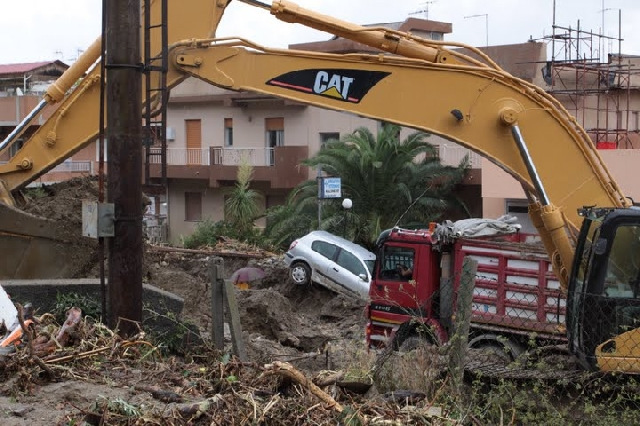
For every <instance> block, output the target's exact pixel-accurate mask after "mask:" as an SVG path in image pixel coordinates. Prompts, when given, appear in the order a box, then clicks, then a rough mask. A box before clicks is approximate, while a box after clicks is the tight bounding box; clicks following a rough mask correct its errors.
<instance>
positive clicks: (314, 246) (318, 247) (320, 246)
mask: <svg viewBox="0 0 640 426" xmlns="http://www.w3.org/2000/svg"><path fill="white" fill-rule="evenodd" d="M311 250H313V251H315V252H317V253H320V254H321V255H323V256H324V257H326V258H327V259H330V260H333V258H334V257H335V255H336V251H337V250H338V247H336V246H334V245H333V244H329V243H327V242H325V241H314V242H313V243H311Z"/></svg>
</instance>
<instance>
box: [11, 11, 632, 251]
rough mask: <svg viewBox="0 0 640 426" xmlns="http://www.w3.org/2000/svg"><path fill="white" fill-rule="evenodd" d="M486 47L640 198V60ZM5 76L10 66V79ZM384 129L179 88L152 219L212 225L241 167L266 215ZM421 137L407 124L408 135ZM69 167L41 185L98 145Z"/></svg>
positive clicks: (458, 151) (450, 152) (504, 197)
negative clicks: (356, 139) (335, 149)
mask: <svg viewBox="0 0 640 426" xmlns="http://www.w3.org/2000/svg"><path fill="white" fill-rule="evenodd" d="M380 25H385V26H392V27H393V28H395V29H398V30H400V31H411V32H412V33H413V34H416V35H421V36H423V37H428V38H433V39H440V40H441V39H443V38H444V36H445V35H446V34H448V33H451V24H447V23H442V22H434V21H427V20H422V19H415V18H410V19H407V20H406V21H405V22H402V23H394V24H380ZM291 48H295V49H306V50H313V51H322V52H331V53H352V52H371V51H372V49H370V48H368V47H365V46H362V45H359V44H357V43H354V42H352V41H349V40H344V39H341V38H334V39H332V40H328V41H324V42H315V43H302V44H296V45H292V46H291ZM482 50H484V51H485V52H486V53H487V54H488V55H489V56H490V57H491V58H492V59H494V60H495V61H496V62H497V63H498V64H499V65H500V66H502V67H503V68H504V69H506V70H507V71H509V72H510V73H512V74H514V75H516V76H518V77H520V78H522V79H524V80H527V81H529V82H533V83H535V84H537V85H538V86H540V87H543V88H545V90H548V91H549V92H551V93H552V94H554V96H556V97H557V98H558V99H560V100H561V101H562V102H563V104H564V105H565V107H566V108H567V109H568V110H569V111H570V112H571V113H572V114H573V115H575V116H576V118H577V120H578V122H579V123H580V124H581V125H582V126H583V127H584V128H585V129H586V130H587V131H588V132H589V134H590V136H591V137H592V139H593V141H594V143H595V144H596V145H597V146H598V147H600V148H603V149H602V150H601V151H600V153H601V155H602V156H603V158H604V159H605V161H606V162H607V164H608V166H609V168H610V169H611V171H612V173H613V175H614V176H615V178H616V179H617V181H618V183H619V184H620V185H621V187H622V189H623V191H624V192H625V193H626V194H627V195H629V196H631V197H633V198H634V199H637V200H640V185H638V184H637V183H636V182H637V179H634V177H633V175H632V173H633V171H634V168H635V167H638V165H640V150H638V149H637V148H638V147H639V145H638V130H639V122H638V120H639V119H638V111H640V90H639V89H640V84H638V83H639V81H638V79H637V78H638V77H637V75H636V73H637V70H636V68H637V67H638V60H639V58H638V57H635V56H627V55H621V54H618V55H617V56H613V55H611V56H610V57H609V58H608V59H607V60H606V61H604V62H602V63H600V62H598V63H592V62H589V63H584V61H557V62H556V61H555V60H553V59H552V60H548V59H547V56H548V43H546V42H541V41H529V42H525V43H520V44H513V45H503V46H489V47H485V48H482ZM1 71H2V68H1V67H0V74H2V72H1ZM25 75H26V74H25ZM0 77H2V75H0ZM23 95H24V94H23ZM19 96H20V95H19V94H17V93H15V91H14V93H11V92H10V91H8V90H5V92H4V94H3V93H2V92H0V132H3V131H4V133H5V134H6V133H8V130H9V129H10V127H11V125H12V124H13V125H15V124H17V122H19V120H18V118H19V117H21V116H24V114H25V113H24V112H23V111H22V110H20V111H18V110H17V109H15V108H13V107H12V105H14V104H13V103H11V102H14V103H15V102H17V100H15V99H13V100H12V101H6V99H5V100H4V101H6V102H5V103H4V104H3V103H2V101H3V99H2V98H3V97H5V98H16V97H19ZM3 105H4V106H3ZM6 105H10V106H9V107H7V106H6ZM379 125H380V124H379V123H378V122H376V121H375V120H370V119H366V118H362V117H358V116H356V115H353V114H349V113H345V112H336V111H330V110H324V109H321V108H317V107H313V106H307V105H304V104H300V103H296V102H291V101H288V100H282V99H277V98H274V97H270V96H265V95H261V94H254V93H237V92H230V91H226V90H223V89H219V88H216V87H213V86H210V85H207V84H205V83H204V82H202V81H199V80H195V79H188V80H186V81H185V82H184V83H182V84H180V85H179V86H178V87H176V88H175V89H173V90H172V92H171V97H170V101H169V104H168V113H167V141H168V142H167V147H168V148H167V191H166V196H164V197H158V198H155V199H154V202H155V205H154V207H153V208H152V209H151V211H150V215H149V220H150V222H151V223H159V224H161V225H162V226H166V227H167V229H168V234H167V238H168V239H169V240H170V241H171V242H172V243H179V242H180V239H181V238H182V237H183V236H186V235H188V234H190V233H191V232H193V230H194V229H195V227H196V226H197V225H198V223H200V222H201V221H202V220H205V219H211V220H213V221H217V220H220V219H223V218H224V209H223V205H224V197H225V190H226V189H227V188H229V187H231V186H232V185H233V184H234V182H235V178H236V173H237V170H238V165H239V164H241V163H242V162H248V163H250V164H251V165H253V166H254V176H253V183H252V184H253V186H254V188H255V189H257V190H259V191H260V192H261V193H262V194H263V196H264V198H263V208H268V207H270V206H273V205H277V204H281V203H283V202H284V200H285V198H286V196H287V194H288V193H289V192H290V191H291V189H293V188H294V187H295V186H296V185H297V184H299V183H300V182H302V181H304V180H307V179H314V178H315V177H316V174H317V171H316V170H310V169H308V168H306V167H304V166H301V164H300V163H301V161H302V160H304V159H305V158H308V157H310V156H312V155H313V154H314V153H315V152H317V151H318V150H319V149H320V147H321V146H322V143H323V142H324V141H326V140H329V139H332V138H339V137H341V136H343V135H345V134H348V133H350V132H352V131H353V130H355V129H356V128H358V127H361V126H365V127H367V128H369V129H370V130H371V131H372V132H374V133H375V132H376V131H377V129H378V126H379ZM3 126H4V127H3ZM412 131H413V130H411V129H403V130H402V132H403V134H402V136H405V135H406V134H408V133H410V132H412ZM429 141H430V142H431V143H434V144H436V145H438V146H439V154H440V158H441V160H442V162H443V163H445V164H451V165H455V164H458V162H459V161H460V159H462V158H463V156H464V155H466V154H470V159H471V170H469V173H468V177H467V179H466V180H465V182H464V183H463V184H462V185H461V187H460V188H459V192H460V194H461V196H462V197H463V198H464V199H465V200H466V202H467V204H468V205H469V206H470V207H471V209H472V211H473V213H474V215H476V216H483V217H489V218H495V217H498V216H500V215H502V214H504V213H511V214H516V215H518V216H519V217H520V218H521V222H522V223H523V227H524V230H525V231H532V230H533V229H532V228H531V227H530V225H529V224H528V217H527V215H526V199H525V196H524V193H523V191H522V189H521V188H520V186H519V184H518V183H517V182H516V181H515V180H514V179H513V178H511V177H510V176H509V175H507V174H506V173H505V172H503V171H502V170H501V169H499V168H498V167H496V166H494V165H493V164H492V163H490V162H489V161H488V160H486V159H482V158H480V157H479V156H477V155H476V154H474V153H470V152H468V150H466V149H464V148H462V147H460V146H457V145H456V144H453V143H451V142H449V141H446V140H444V139H441V138H439V137H437V136H435V135H434V136H431V137H430V139H429ZM549 143H552V141H549ZM550 155H552V154H550ZM0 160H2V159H1V158H0ZM567 161H570V159H567ZM59 167H60V168H56V170H54V171H53V173H49V174H48V175H46V176H44V177H43V178H41V181H51V180H60V179H63V178H66V177H68V176H75V175H82V174H87V173H94V172H95V171H96V170H97V150H96V147H95V145H94V146H90V147H87V148H85V149H84V150H82V151H80V152H79V153H77V154H75V155H74V156H73V157H72V158H71V159H68V160H67V161H66V162H65V164H64V165H61V166H59ZM151 173H152V176H155V177H158V176H159V175H160V165H159V164H152V165H151ZM558 178H559V179H561V178H562V170H559V171H558ZM258 224H259V225H262V223H258Z"/></svg>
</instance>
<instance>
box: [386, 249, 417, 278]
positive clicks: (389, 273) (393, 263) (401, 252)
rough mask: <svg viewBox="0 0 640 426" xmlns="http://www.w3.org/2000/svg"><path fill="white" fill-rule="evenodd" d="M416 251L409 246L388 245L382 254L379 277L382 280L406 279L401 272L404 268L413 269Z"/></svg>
mask: <svg viewBox="0 0 640 426" xmlns="http://www.w3.org/2000/svg"><path fill="white" fill-rule="evenodd" d="M414 257H415V251H414V249H412V248H409V247H403V246H392V245H386V246H385V247H384V251H383V252H382V255H381V259H382V260H381V262H380V270H379V271H378V274H379V278H380V279H382V280H393V281H397V280H404V279H408V277H403V276H402V275H401V274H400V272H401V268H400V267H402V270H404V268H406V269H410V270H413V259H414Z"/></svg>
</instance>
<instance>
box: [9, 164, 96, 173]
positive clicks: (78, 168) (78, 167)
mask: <svg viewBox="0 0 640 426" xmlns="http://www.w3.org/2000/svg"><path fill="white" fill-rule="evenodd" d="M7 163H8V161H0V164H7ZM51 172H61V173H89V174H93V163H92V162H91V161H65V162H63V163H60V164H58V165H57V166H55V167H54V168H53V169H51V170H49V173H51Z"/></svg>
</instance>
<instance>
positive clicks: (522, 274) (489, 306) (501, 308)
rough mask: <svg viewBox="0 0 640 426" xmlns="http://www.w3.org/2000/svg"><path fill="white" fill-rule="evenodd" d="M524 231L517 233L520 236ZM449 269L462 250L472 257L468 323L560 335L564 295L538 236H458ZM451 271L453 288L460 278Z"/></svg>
mask: <svg viewBox="0 0 640 426" xmlns="http://www.w3.org/2000/svg"><path fill="white" fill-rule="evenodd" d="M525 237H526V236H519V238H520V239H521V241H525V240H526V238H525ZM454 250H455V254H454V259H455V265H454V270H455V271H462V262H463V261H464V258H465V257H466V256H469V257H471V258H472V259H474V260H476V261H477V262H478V272H477V274H476V283H475V288H474V292H473V305H472V320H471V321H472V324H474V325H475V326H480V327H482V326H484V327H486V328H491V327H499V328H500V329H503V328H505V327H507V328H511V329H513V331H518V330H519V331H521V332H527V333H529V332H536V333H539V334H541V335H549V337H560V336H561V335H564V321H565V315H566V299H565V297H564V294H563V293H562V292H561V290H560V283H559V281H558V280H557V278H556V276H555V274H554V273H553V271H552V269H551V263H550V261H549V257H548V256H547V254H546V252H545V251H544V248H543V247H542V245H541V244H540V243H539V242H520V241H518V240H516V241H514V240H513V239H512V240H507V241H500V242H497V241H495V240H494V241H491V240H488V239H460V240H458V241H457V242H456V244H455V248H454ZM460 275H461V274H459V273H457V274H456V276H455V282H454V285H455V288H456V289H457V288H458V286H459V281H460Z"/></svg>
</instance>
